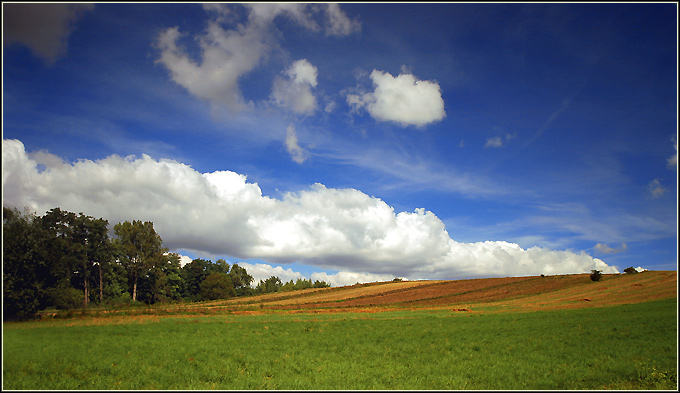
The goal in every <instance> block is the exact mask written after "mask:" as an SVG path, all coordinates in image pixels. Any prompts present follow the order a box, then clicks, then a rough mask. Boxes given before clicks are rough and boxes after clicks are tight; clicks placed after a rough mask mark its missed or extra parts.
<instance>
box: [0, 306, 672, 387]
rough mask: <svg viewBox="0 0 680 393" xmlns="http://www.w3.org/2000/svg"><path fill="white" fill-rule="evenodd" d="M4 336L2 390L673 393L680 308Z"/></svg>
mask: <svg viewBox="0 0 680 393" xmlns="http://www.w3.org/2000/svg"><path fill="white" fill-rule="evenodd" d="M91 322H92V321H90V322H88V320H87V319H83V320H53V321H48V322H27V323H5V324H4V332H3V336H4V337H3V344H4V346H3V355H4V359H3V361H4V362H3V389H153V390H156V389H224V390H233V389H423V390H424V389H503V390H506V389H538V390H550V389H673V390H675V389H677V299H668V300H660V301H653V302H648V303H640V304H629V305H621V306H613V307H603V308H589V309H573V310H554V311H540V312H525V313H490V314H484V313H481V314H477V313H471V312H453V311H432V310H430V311H428V310H421V311H393V312H382V313H376V314H365V313H364V314H359V313H354V314H352V313H342V314H304V315H303V314H286V313H266V314H261V315H234V314H224V315H215V316H202V317H197V316H188V317H185V318H182V317H180V316H176V317H175V316H171V317H164V318H132V317H130V318H129V320H127V321H126V320H125V319H124V318H123V317H121V318H112V319H110V321H104V324H102V323H101V322H99V323H98V324H94V323H91Z"/></svg>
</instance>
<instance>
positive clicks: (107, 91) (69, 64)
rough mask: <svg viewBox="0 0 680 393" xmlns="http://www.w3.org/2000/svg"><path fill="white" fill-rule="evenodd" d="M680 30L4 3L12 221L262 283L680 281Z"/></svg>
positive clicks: (467, 12) (449, 13)
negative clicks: (90, 227)
mask: <svg viewBox="0 0 680 393" xmlns="http://www.w3.org/2000/svg"><path fill="white" fill-rule="evenodd" d="M677 14H678V12H677V4H676V3H657V4H630V3H620V4H616V3H605V4H603V3H600V4H595V3H593V4H562V3H551V4H521V3H520V4H480V3H473V4H456V3H450V4H444V3H434V4H422V3H417V4H384V3H378V4H360V3H347V4H339V5H336V4H329V3H321V4H314V3H306V4H256V5H253V6H248V5H241V4H215V3H213V4H208V5H201V4H196V3H194V4H157V3H153V4H106V3H99V4H95V5H94V6H91V5H86V4H79V5H68V4H60V5H45V4H43V5H16V4H7V3H3V37H4V41H3V205H4V206H10V207H19V208H20V209H22V208H23V207H29V209H31V210H33V211H35V212H37V213H38V214H44V212H45V211H47V210H49V209H50V208H52V207H55V206H59V207H61V208H62V209H66V210H69V211H74V212H81V211H82V212H84V213H85V214H88V215H92V216H96V217H104V218H106V219H108V220H109V222H110V223H111V226H113V224H114V223H117V222H119V221H123V220H133V219H141V220H150V221H153V222H154V226H155V228H156V230H157V231H158V233H159V234H160V235H161V237H162V238H163V240H164V243H165V245H166V246H168V247H170V248H171V250H172V251H176V252H179V253H181V254H182V255H185V256H188V257H189V258H198V257H201V258H210V259H213V260H214V259H216V258H225V259H228V260H229V261H231V262H239V263H240V264H243V265H244V266H246V268H247V269H248V270H249V272H251V273H254V275H255V276H256V279H262V278H267V277H269V275H272V274H274V275H278V276H279V277H281V278H282V279H284V280H288V279H292V278H297V277H312V278H315V279H325V280H326V281H330V282H332V283H334V284H335V285H341V284H353V283H355V282H362V281H374V280H386V279H391V278H393V277H404V278H409V279H456V278H472V277H491V276H514V275H536V274H542V273H545V274H557V273H582V272H589V271H590V270H591V269H599V270H604V271H605V272H616V271H619V272H622V271H623V269H624V268H626V267H628V266H634V267H642V268H646V269H651V270H676V269H677V229H676V228H677V86H678V83H677Z"/></svg>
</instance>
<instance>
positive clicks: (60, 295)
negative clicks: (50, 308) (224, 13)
mask: <svg viewBox="0 0 680 393" xmlns="http://www.w3.org/2000/svg"><path fill="white" fill-rule="evenodd" d="M45 294H46V296H47V298H48V299H49V301H50V303H51V304H53V305H54V307H55V308H57V309H59V310H70V309H73V308H78V307H80V306H82V305H83V296H84V293H83V291H79V290H77V289H75V288H73V287H56V288H48V289H47V290H45Z"/></svg>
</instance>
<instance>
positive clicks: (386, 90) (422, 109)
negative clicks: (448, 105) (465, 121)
mask: <svg viewBox="0 0 680 393" xmlns="http://www.w3.org/2000/svg"><path fill="white" fill-rule="evenodd" d="M371 79H372V80H373V84H374V86H375V90H374V91H373V92H369V93H364V94H348V95H347V103H348V104H349V105H350V106H351V107H352V110H353V111H358V110H360V109H362V108H366V109H367V110H368V113H369V114H370V115H371V116H372V117H373V118H374V119H376V120H379V121H393V122H396V123H398V124H399V125H401V126H403V127H406V126H409V125H414V126H418V127H420V126H424V125H426V124H429V123H432V122H435V121H438V120H441V119H443V118H444V117H445V116H446V112H445V111H444V100H443V99H442V96H441V89H440V88H439V84H437V82H432V81H422V80H418V79H416V77H415V76H413V75H412V74H400V75H399V76H397V77H396V78H395V77H393V76H392V75H391V74H389V73H387V72H382V71H378V70H373V72H372V73H371Z"/></svg>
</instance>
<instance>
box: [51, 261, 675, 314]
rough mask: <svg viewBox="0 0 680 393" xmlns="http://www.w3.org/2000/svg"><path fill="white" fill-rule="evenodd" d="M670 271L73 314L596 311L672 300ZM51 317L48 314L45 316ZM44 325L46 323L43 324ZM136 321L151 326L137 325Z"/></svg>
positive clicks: (308, 293)
mask: <svg viewBox="0 0 680 393" xmlns="http://www.w3.org/2000/svg"><path fill="white" fill-rule="evenodd" d="M677 291H678V287H677V272H676V271H646V272H643V273H639V274H632V275H631V274H608V275H604V276H603V278H602V280H601V281H599V282H593V281H592V280H590V276H589V274H572V275H555V276H545V277H541V276H530V277H503V278H482V279H470V280H448V281H425V280H424V281H401V282H377V283H368V284H355V285H351V286H345V287H334V288H315V289H306V290H301V291H292V292H282V293H271V294H266V295H261V296H252V297H245V298H235V299H229V300H221V301H213V302H202V303H190V304H174V305H163V304H156V305H153V306H150V307H144V308H138V309H122V310H88V311H83V312H80V311H79V312H78V315H81V316H83V317H86V318H105V319H106V318H109V319H110V318H111V317H113V316H125V318H132V317H133V316H139V315H153V316H154V317H163V316H176V315H178V314H184V315H191V316H201V315H217V314H224V313H229V314H236V315H239V314H262V313H272V312H276V313H280V312H285V313H310V314H316V313H323V314H327V313H342V312H367V313H376V312H382V311H395V310H407V309H412V310H415V309H421V310H422V309H432V310H449V311H455V312H459V311H460V310H465V311H466V312H473V313H479V312H483V313H489V312H516V311H537V310H550V309H565V308H584V307H591V308H592V307H604V306H614V305H620V304H633V303H642V302H647V301H652V300H661V299H668V298H675V297H677ZM45 316H54V314H49V315H47V314H45ZM49 319H52V318H49ZM141 320H144V321H147V320H151V319H149V318H143V319H141Z"/></svg>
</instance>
